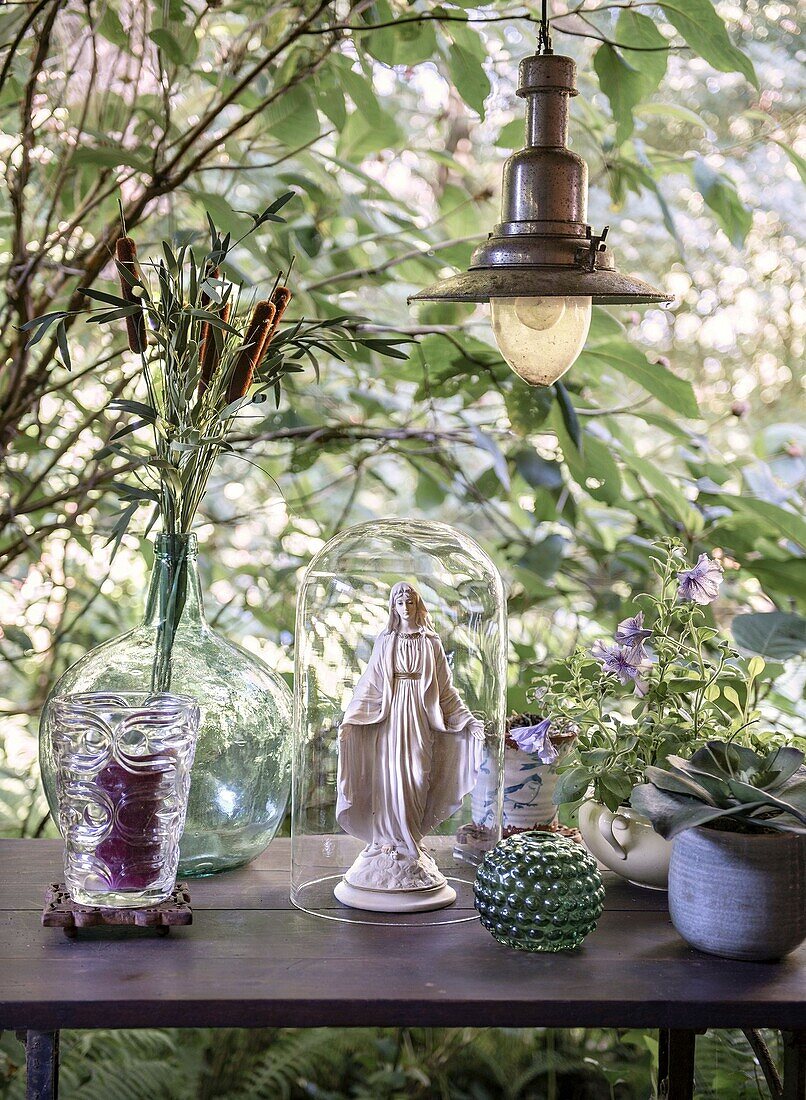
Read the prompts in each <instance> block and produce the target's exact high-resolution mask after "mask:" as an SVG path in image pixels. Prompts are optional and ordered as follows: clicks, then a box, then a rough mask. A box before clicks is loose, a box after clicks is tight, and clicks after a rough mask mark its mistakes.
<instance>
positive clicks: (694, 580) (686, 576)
mask: <svg viewBox="0 0 806 1100" xmlns="http://www.w3.org/2000/svg"><path fill="white" fill-rule="evenodd" d="M677 580H678V582H679V587H678V589H677V594H678V596H679V597H680V599H681V600H691V601H692V602H693V603H698V604H703V605H704V604H709V603H713V602H714V600H715V599H716V598H717V596H718V595H719V586H720V585H721V584H722V566H721V565H720V564H719V562H718V561H714V560H713V558H709V557H708V555H707V554H700V556H699V558H698V559H697V564H696V565H694V566H692V567H691V569H684V570H683V572H682V573H678V574H677Z"/></svg>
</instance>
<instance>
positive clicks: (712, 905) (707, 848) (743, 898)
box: [669, 826, 806, 960]
mask: <svg viewBox="0 0 806 1100" xmlns="http://www.w3.org/2000/svg"><path fill="white" fill-rule="evenodd" d="M669 912H670V914H671V917H672V923H673V924H674V926H675V928H676V929H677V931H678V932H679V933H680V935H681V936H682V937H683V939H685V940H688V942H689V943H690V944H691V945H692V947H697V948H699V949H700V951H707V952H708V953H709V954H711V955H723V956H724V957H725V958H728V959H759V960H760V959H780V958H781V957H782V956H784V955H786V954H788V953H789V952H790V951H794V950H795V948H796V947H797V946H798V945H799V944H801V943H802V942H803V940H804V939H806V836H798V835H796V834H793V833H778V834H776V835H772V834H757V835H751V834H747V833H729V832H725V831H723V830H719V829H709V828H707V827H704V826H700V827H699V828H697V829H687V830H686V831H685V832H683V833H680V834H679V835H678V836H677V837H676V838H675V841H674V845H673V848H672V860H671V865H670V867H669Z"/></svg>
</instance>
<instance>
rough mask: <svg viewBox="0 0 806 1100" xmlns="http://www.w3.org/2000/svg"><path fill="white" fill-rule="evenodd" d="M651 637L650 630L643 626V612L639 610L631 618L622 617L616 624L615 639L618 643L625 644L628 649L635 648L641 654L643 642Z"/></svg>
mask: <svg viewBox="0 0 806 1100" xmlns="http://www.w3.org/2000/svg"><path fill="white" fill-rule="evenodd" d="M651 637H652V631H651V630H646V629H645V628H644V613H643V611H639V612H638V614H637V615H633V617H632V618H631V619H622V621H621V622H620V623H619V624H618V628H617V629H616V633H615V634H614V638H615V640H616V641H617V642H618V644H619V645H625V646H627V648H628V649H635V650H637V651H638V652H640V653H641V655H642V656H643V651H644V642H645V641H646V639H647V638H651Z"/></svg>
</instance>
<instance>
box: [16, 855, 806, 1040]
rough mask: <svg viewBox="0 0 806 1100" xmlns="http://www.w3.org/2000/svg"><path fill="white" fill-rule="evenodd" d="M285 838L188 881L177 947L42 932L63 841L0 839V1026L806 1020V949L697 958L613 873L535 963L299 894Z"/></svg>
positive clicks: (785, 1023) (442, 931) (472, 940)
mask: <svg viewBox="0 0 806 1100" xmlns="http://www.w3.org/2000/svg"><path fill="white" fill-rule="evenodd" d="M288 860H289V844H288V841H275V843H274V844H273V845H271V847H270V848H269V850H268V851H267V852H266V853H265V854H264V855H263V856H262V857H261V858H260V859H259V860H257V861H256V862H255V863H254V864H252V865H251V866H250V867H248V868H244V869H242V870H239V871H233V872H230V873H229V874H226V875H220V876H214V877H211V878H207V879H196V880H191V882H190V887H191V892H192V895H193V905H194V909H195V917H194V924H193V926H192V927H191V928H186V929H175V930H174V931H172V932H171V935H170V937H168V938H167V939H165V940H157V939H146V938H138V939H128V938H120V936H113V935H111V934H106V935H104V934H102V933H100V932H99V933H94V934H93V935H92V938H91V939H90V938H86V939H80V940H78V941H69V940H67V939H65V938H64V936H62V935H61V933H60V932H58V931H56V930H53V929H47V928H42V927H41V925H40V923H39V914H40V911H41V906H42V895H43V892H44V889H45V886H46V885H47V883H48V882H50V881H51V880H53V879H54V878H58V877H59V871H60V866H61V846H60V844H59V843H58V842H53V841H0V1028H12V1027H17V1028H22V1027H32V1028H38V1029H42V1030H48V1029H55V1028H60V1027H90V1028H91V1027H138V1026H140V1027H143V1026H149V1027H156V1026H165V1027H168V1026H174V1027H177V1026H185V1027H196V1026H198V1027H201V1026H255V1027H256V1026H282V1025H285V1026H325V1025H328V1026H332V1025H351V1024H355V1025H372V1024H376V1025H421V1026H439V1025H444V1026H477V1027H486V1026H512V1027H514V1026H522V1027H526V1026H555V1027H569V1026H589V1027H593V1026H623V1027H678V1028H679V1027H687V1028H700V1027H785V1028H790V1029H791V1028H796V1027H804V1026H806V1008H804V992H805V991H806V980H805V978H804V975H805V974H806V966H805V965H804V964H806V950H804V949H801V950H800V951H799V952H797V953H796V954H794V955H792V956H790V957H789V958H788V959H786V960H784V961H783V962H781V963H741V962H731V961H729V960H724V959H717V958H714V957H711V956H708V955H703V954H701V953H699V952H697V951H695V950H693V949H692V948H689V947H688V946H687V945H686V944H685V943H684V942H683V941H682V940H681V939H680V937H679V936H678V935H677V933H676V932H675V930H674V929H673V927H672V925H671V923H670V921H669V917H668V913H667V912H666V907H665V899H664V895H662V894H659V893H656V892H652V891H645V890H639V889H637V888H635V887H631V886H628V885H626V884H624V883H621V882H618V883H616V882H615V881H614V880H613V879H612V878H611V877H608V893H607V903H606V912H605V914H604V915H603V917H602V919H601V921H600V923H599V926H598V928H597V929H596V931H595V932H594V933H593V934H592V935H591V936H590V937H589V938H588V939H587V940H586V941H585V944H584V945H583V947H582V949H581V950H580V951H578V952H575V953H568V954H559V955H528V954H524V953H521V952H514V951H510V950H508V949H507V948H504V947H502V946H501V945H499V944H497V943H496V942H495V941H494V940H493V939H492V938H491V937H490V936H489V935H488V934H487V933H486V932H485V931H484V930H483V929H482V928H481V926H480V925H479V924H478V923H477V922H468V923H463V924H453V925H443V926H440V927H419V928H383V927H377V926H373V925H360V924H346V923H342V922H338V921H329V920H323V919H321V918H317V917H312V916H309V915H308V914H306V913H301V912H299V911H298V910H296V909H294V908H293V907H291V905H290V903H289V901H288V872H287V867H288Z"/></svg>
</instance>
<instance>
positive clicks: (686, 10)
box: [660, 0, 758, 88]
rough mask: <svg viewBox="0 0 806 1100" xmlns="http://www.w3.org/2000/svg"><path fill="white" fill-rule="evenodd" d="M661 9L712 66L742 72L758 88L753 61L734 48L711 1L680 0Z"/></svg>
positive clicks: (730, 71)
mask: <svg viewBox="0 0 806 1100" xmlns="http://www.w3.org/2000/svg"><path fill="white" fill-rule="evenodd" d="M660 6H661V8H662V9H663V12H664V14H665V16H666V18H667V19H668V20H669V22H670V23H671V24H672V26H673V27H675V29H676V30H678V31H679V32H680V34H681V35H682V36H683V38H685V40H686V42H687V43H688V45H689V46H691V48H692V50H694V52H695V53H696V54H699V55H700V57H702V58H704V59H705V60H706V61H707V62H708V64H709V65H713V67H714V68H715V69H718V70H719V71H720V72H723V73H743V74H744V76H746V77H747V79H748V80H749V81H750V83H751V84H752V85H753V87H754V88H758V77H757V76H756V72H755V69H754V68H753V63H752V61H751V60H750V58H749V57H748V56H747V54H745V53H742V51H741V50H739V49H737V47H736V46H734V45H733V43H732V42H731V40H730V38H729V37H728V30H727V27H726V26H725V24H724V22H723V21H722V19H721V17H720V16H719V15H718V14H717V12H716V9H715V8H714V5H713V4H712V2H711V0H677V3H668V2H666V3H661V5H660Z"/></svg>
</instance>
